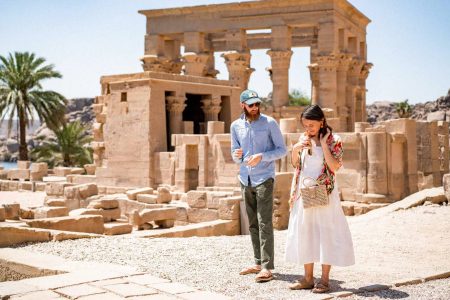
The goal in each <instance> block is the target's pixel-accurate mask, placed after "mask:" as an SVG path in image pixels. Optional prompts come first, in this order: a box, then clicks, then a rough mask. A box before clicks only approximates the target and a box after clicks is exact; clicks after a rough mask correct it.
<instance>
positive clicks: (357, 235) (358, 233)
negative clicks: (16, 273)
mask: <svg viewBox="0 0 450 300" xmlns="http://www.w3.org/2000/svg"><path fill="white" fill-rule="evenodd" d="M347 220H348V222H349V225H350V230H351V232H352V236H353V243H354V248H355V255H356V264H355V265H354V266H351V267H346V268H332V272H331V278H332V280H331V287H332V291H333V292H336V291H342V290H347V291H349V290H350V291H355V290H356V289H358V288H361V287H365V286H370V285H373V284H392V283H394V282H396V281H399V280H404V279H409V278H416V277H426V276H429V275H432V274H437V273H444V272H449V271H450V259H449V253H450V206H447V205H437V204H436V205H431V206H419V207H415V208H410V209H407V210H400V211H395V212H393V211H392V210H389V209H386V210H384V211H383V210H379V212H377V213H376V214H370V213H369V214H367V215H362V216H358V217H348V218H347ZM285 237H286V231H277V232H275V247H276V248H275V264H276V269H275V270H274V274H275V280H273V281H272V282H269V283H264V284H258V283H255V282H254V278H253V276H252V275H249V276H240V275H238V272H239V270H240V269H241V268H242V267H243V266H246V265H248V264H251V263H252V248H251V243H250V238H249V236H234V237H224V236H222V237H209V238H197V237H192V238H184V239H179V238H172V239H164V238H160V239H144V238H137V237H132V236H116V237H107V238H100V239H89V240H87V239H85V240H74V241H63V242H51V243H42V244H34V245H28V246H25V247H24V249H26V250H30V251H37V252H44V253H50V254H55V255H59V256H63V257H65V258H68V259H73V260H83V261H100V262H111V263H116V264H123V265H130V266H134V267H138V268H140V269H141V270H143V271H150V272H152V273H154V274H155V275H156V276H160V277H164V278H170V279H172V280H173V281H177V282H181V283H186V284H188V285H192V286H197V287H199V288H201V289H205V290H210V291H215V292H219V293H223V294H226V295H229V296H232V297H234V298H236V299H298V298H311V297H312V298H315V296H313V295H312V294H311V292H309V291H290V290H289V289H288V288H287V285H288V284H289V282H290V281H293V280H295V279H297V278H298V276H299V275H301V274H302V272H303V267H302V266H294V265H291V264H288V263H286V262H284V248H285ZM315 273H316V274H315V275H316V276H317V277H319V276H320V266H317V265H316V271H315ZM446 280H447V279H446ZM439 282H440V283H439V284H440V285H443V286H445V283H448V282H449V280H447V281H445V280H444V281H439ZM442 282H444V283H442ZM439 284H438V283H436V284H435V285H438V287H437V288H436V286H433V284H431V285H430V284H428V285H427V284H419V285H417V286H416V287H415V288H412V292H413V293H414V297H416V296H417V297H418V298H417V299H422V296H421V295H422V292H423V295H428V294H430V293H433V292H434V291H435V290H436V291H442V289H441V288H439ZM421 286H423V291H422V290H421ZM427 286H428V289H427ZM443 291H444V292H443V293H445V291H448V289H447V290H445V289H444V290H443ZM388 292H391V294H388V295H384V294H383V293H381V292H379V293H378V294H377V293H372V294H371V293H367V294H364V295H361V296H358V298H355V299H360V298H359V297H363V298H365V297H369V298H394V299H395V298H408V295H409V294H408V289H407V288H406V289H405V287H401V288H395V289H391V290H390V291H388ZM392 293H393V294H392ZM355 297H356V296H355ZM414 297H413V298H414ZM424 297H425V298H428V296H424ZM440 297H441V296H440V294H433V297H431V296H430V299H441V298H440ZM444 298H445V297H444Z"/></svg>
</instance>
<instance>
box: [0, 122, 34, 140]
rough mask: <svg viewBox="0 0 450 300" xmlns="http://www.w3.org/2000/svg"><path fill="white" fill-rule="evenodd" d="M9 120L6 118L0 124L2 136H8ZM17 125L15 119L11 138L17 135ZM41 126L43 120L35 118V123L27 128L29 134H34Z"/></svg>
mask: <svg viewBox="0 0 450 300" xmlns="http://www.w3.org/2000/svg"><path fill="white" fill-rule="evenodd" d="M8 121H9V120H4V121H3V123H1V124H0V136H1V135H2V136H6V135H7V134H8ZM16 126H17V120H14V122H13V128H11V134H10V137H11V138H15V137H16V135H17V129H16ZM39 126H41V122H39V120H35V121H34V124H33V125H31V126H30V127H28V128H27V134H33V133H34V132H35V131H36V129H38V128H39Z"/></svg>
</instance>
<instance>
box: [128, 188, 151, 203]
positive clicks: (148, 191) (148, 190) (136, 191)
mask: <svg viewBox="0 0 450 300" xmlns="http://www.w3.org/2000/svg"><path fill="white" fill-rule="evenodd" d="M139 194H153V189H152V188H149V187H146V188H140V189H134V190H129V191H127V192H126V195H127V197H128V199H130V200H136V199H137V195H139Z"/></svg>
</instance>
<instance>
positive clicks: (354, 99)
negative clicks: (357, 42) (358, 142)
mask: <svg viewBox="0 0 450 300" xmlns="http://www.w3.org/2000/svg"><path fill="white" fill-rule="evenodd" d="M363 64H364V62H363V61H361V60H359V59H355V58H354V59H352V60H351V61H350V64H349V69H348V73H347V91H346V92H347V96H346V104H347V107H348V108H349V110H350V115H349V118H348V122H347V129H348V130H349V131H353V130H354V123H355V122H357V121H358V122H365V120H356V112H357V111H358V119H359V118H361V103H359V102H361V97H360V96H359V95H358V93H359V89H360V87H359V76H360V74H361V68H362V66H363ZM357 106H358V108H357Z"/></svg>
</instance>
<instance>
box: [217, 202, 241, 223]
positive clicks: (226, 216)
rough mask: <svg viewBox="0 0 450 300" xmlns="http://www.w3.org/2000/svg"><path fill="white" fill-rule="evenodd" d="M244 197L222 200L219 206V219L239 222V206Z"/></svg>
mask: <svg viewBox="0 0 450 300" xmlns="http://www.w3.org/2000/svg"><path fill="white" fill-rule="evenodd" d="M241 200H242V197H230V198H226V199H221V200H220V204H219V209H218V213H219V219H222V220H237V219H239V213H240V211H239V205H240V202H241Z"/></svg>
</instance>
